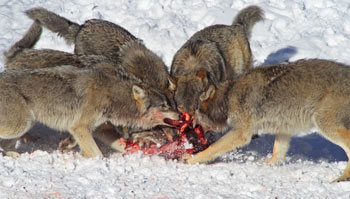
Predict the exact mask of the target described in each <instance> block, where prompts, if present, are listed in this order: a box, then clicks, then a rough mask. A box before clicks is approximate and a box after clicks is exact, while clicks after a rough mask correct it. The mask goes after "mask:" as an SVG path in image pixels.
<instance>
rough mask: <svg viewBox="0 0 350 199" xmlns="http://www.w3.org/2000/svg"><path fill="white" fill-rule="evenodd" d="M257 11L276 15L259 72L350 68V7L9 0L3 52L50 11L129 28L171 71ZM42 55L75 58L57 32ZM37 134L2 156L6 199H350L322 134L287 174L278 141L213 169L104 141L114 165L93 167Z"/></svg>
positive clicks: (0, 1)
mask: <svg viewBox="0 0 350 199" xmlns="http://www.w3.org/2000/svg"><path fill="white" fill-rule="evenodd" d="M253 4H255V5H258V6H260V7H261V8H262V9H263V10H264V11H265V16H266V19H265V20H264V21H263V22H259V23H258V24H256V26H255V27H254V29H253V32H252V36H251V39H250V43H251V48H252V51H253V54H254V64H255V65H261V64H271V63H278V62H282V61H288V60H289V61H294V60H297V59H302V58H324V59H331V60H336V61H340V62H344V63H347V64H350V56H349V55H350V48H349V46H350V40H349V37H350V12H349V8H350V3H349V1H348V0H337V1H331V0H294V1H293V0H139V1H127V0H115V1H107V0H106V1H105V0H98V1H96V0H26V1H24V0H18V1H15V0H0V16H1V17H0V24H1V28H0V53H3V52H4V51H6V50H7V49H9V47H10V46H11V45H12V44H13V43H14V42H15V41H17V40H18V39H20V38H21V37H22V35H23V34H24V32H25V31H26V30H27V29H28V28H29V26H30V24H31V23H32V21H31V20H29V19H28V18H27V17H26V16H25V14H24V13H23V11H25V10H26V9H29V8H33V7H37V6H41V7H44V8H47V9H49V10H51V11H53V12H55V13H57V14H59V15H62V16H64V17H66V18H68V19H70V20H72V21H74V22H77V23H80V24H82V23H83V22H84V21H85V20H88V19H91V18H100V19H105V20H108V21H111V22H114V23H116V24H118V25H121V26H122V27H124V28H126V29H127V30H129V31H130V32H131V33H132V34H134V35H135V36H137V37H138V38H141V39H143V40H144V42H145V44H146V46H147V47H148V48H150V49H151V50H152V51H154V52H155V53H156V54H158V55H159V56H160V57H162V59H163V60H164V61H165V63H166V64H167V65H168V66H170V64H171V60H172V56H173V55H174V54H175V52H176V51H177V50H178V49H179V48H180V47H181V45H182V44H183V43H184V42H185V41H186V40H187V39H188V38H189V37H190V36H191V35H192V34H194V33H195V32H196V31H198V30H201V29H202V28H204V27H206V26H209V25H212V24H231V22H232V20H233V17H234V16H235V15H236V14H237V12H238V11H239V10H240V9H242V8H244V7H246V6H248V5H253ZM35 48H51V49H59V50H63V51H67V52H72V51H73V46H68V45H66V43H65V42H64V40H63V39H61V38H59V37H57V36H56V35H55V34H53V33H51V32H49V31H47V30H45V31H44V33H43V35H42V37H41V39H40V41H39V43H38V44H37V45H36V47H35ZM0 68H1V69H3V68H4V63H3V60H1V61H0ZM30 133H31V134H32V135H36V136H38V137H39V139H38V141H37V142H35V143H32V142H27V143H18V149H19V151H21V152H23V153H22V154H21V156H20V157H19V158H18V159H12V158H9V157H6V156H2V155H0V198H156V199H161V198H198V199H205V198H208V199H209V198H210V199H211V198H279V199H281V198H331V199H334V198H350V182H340V183H330V181H331V180H333V179H335V178H336V177H338V176H339V175H340V174H341V173H342V171H343V170H344V168H345V166H346V163H347V162H346V161H347V157H346V155H345V153H344V151H343V150H342V149H341V148H340V147H338V146H336V145H334V144H332V143H330V142H328V141H327V140H325V139H324V138H322V137H320V136H319V135H318V134H315V133H312V134H308V135H306V136H304V137H297V138H294V139H293V140H292V143H291V148H290V150H289V153H288V157H287V161H286V162H285V163H284V164H283V165H281V166H271V165H267V164H265V161H266V160H267V158H268V157H270V156H271V151H272V146H273V136H269V135H263V136H261V137H260V138H257V139H255V140H253V141H252V143H251V144H250V145H248V146H246V147H244V148H240V149H238V150H235V151H233V152H230V153H227V154H225V155H224V156H222V157H220V158H218V159H217V160H216V161H214V162H213V163H211V164H202V165H186V164H183V163H180V162H176V161H172V160H165V159H163V158H162V157H157V156H148V155H144V154H141V153H137V154H133V155H125V156H123V155H122V154H120V153H117V152H115V151H111V150H109V149H108V147H106V146H103V145H102V144H101V143H99V145H100V146H101V148H102V150H103V152H104V154H105V155H106V157H105V158H94V159H86V158H83V157H82V156H81V155H80V154H79V151H78V150H77V149H76V150H74V151H72V152H69V153H64V154H63V153H60V152H59V151H57V146H58V142H59V141H60V139H62V138H64V137H65V136H66V135H67V134H65V133H58V132H55V131H53V130H51V129H48V128H46V127H44V126H42V125H40V124H38V125H36V126H35V127H34V128H33V129H32V130H31V131H30Z"/></svg>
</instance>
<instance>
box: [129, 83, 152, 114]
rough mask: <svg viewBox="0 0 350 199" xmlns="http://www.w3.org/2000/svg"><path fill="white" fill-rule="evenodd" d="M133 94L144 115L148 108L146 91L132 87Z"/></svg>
mask: <svg viewBox="0 0 350 199" xmlns="http://www.w3.org/2000/svg"><path fill="white" fill-rule="evenodd" d="M132 94H133V96H134V99H135V100H136V104H137V107H138V109H139V110H140V111H141V113H144V112H145V111H146V109H147V107H148V98H147V94H146V91H145V90H144V89H142V88H141V87H139V86H137V85H135V84H134V85H133V86H132Z"/></svg>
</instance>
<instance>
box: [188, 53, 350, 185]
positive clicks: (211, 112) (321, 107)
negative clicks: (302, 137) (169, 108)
mask: <svg viewBox="0 0 350 199" xmlns="http://www.w3.org/2000/svg"><path fill="white" fill-rule="evenodd" d="M349 77H350V68H349V66H347V65H345V64H341V63H337V62H334V61H329V60H322V59H307V60H298V61H295V62H290V63H285V64H277V65H270V66H262V67H256V68H254V69H251V70H250V71H249V72H248V73H246V74H243V75H241V76H240V77H238V78H237V79H236V80H228V81H226V82H224V83H222V84H220V86H218V87H215V86H213V85H210V86H209V87H208V89H207V90H206V91H204V92H202V94H201V96H200V99H199V104H200V108H199V109H198V110H197V111H196V114H195V118H196V119H197V122H198V123H200V124H202V125H203V128H204V129H205V130H213V131H223V130H228V129H229V131H228V133H227V134H225V135H224V136H223V137H222V138H220V139H219V140H218V141H216V142H215V143H213V144H212V145H211V146H209V147H208V148H207V149H206V150H204V151H202V152H200V153H198V154H196V155H194V156H193V157H190V158H188V159H187V162H188V163H190V164H194V163H197V162H198V163H204V162H208V161H210V160H213V159H215V158H216V157H218V156H219V155H221V154H223V153H226V152H228V151H232V150H234V149H236V148H237V147H241V146H244V145H247V144H248V143H249V142H250V140H251V136H252V135H253V134H254V133H256V132H257V131H258V130H261V131H262V132H267V133H271V134H274V135H276V138H275V142H274V146H273V154H272V157H271V158H270V159H269V160H268V162H269V163H273V164H278V163H280V162H281V161H283V160H284V159H285V155H286V152H287V151H288V149H289V142H290V139H291V137H292V136H294V135H298V134H300V132H306V131H308V130H310V129H311V128H316V129H317V131H318V133H320V134H321V135H322V136H324V137H325V138H327V139H328V140H329V141H331V142H333V143H335V144H337V145H339V146H340V147H341V148H343V149H344V151H345V152H346V154H347V156H348V158H349V160H348V163H347V166H346V168H345V170H344V172H343V174H342V175H341V176H340V177H338V178H337V179H335V180H334V182H335V181H344V180H349V179H350V108H349V107H350V78H349Z"/></svg>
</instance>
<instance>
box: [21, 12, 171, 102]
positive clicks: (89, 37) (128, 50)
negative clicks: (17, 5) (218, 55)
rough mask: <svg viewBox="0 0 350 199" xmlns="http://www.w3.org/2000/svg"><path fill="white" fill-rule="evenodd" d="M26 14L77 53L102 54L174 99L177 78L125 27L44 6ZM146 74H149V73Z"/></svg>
mask: <svg viewBox="0 0 350 199" xmlns="http://www.w3.org/2000/svg"><path fill="white" fill-rule="evenodd" d="M25 13H26V14H27V16H28V17H29V18H31V19H33V20H34V21H37V22H38V23H40V25H42V26H44V27H46V28H47V29H49V30H51V31H52V32H55V33H57V34H58V35H59V36H61V37H63V38H64V39H65V40H66V42H67V43H69V44H74V45H75V46H74V54H76V55H101V56H104V57H106V58H108V59H109V60H111V61H113V62H115V63H120V64H121V65H122V66H125V68H129V69H128V70H129V72H130V73H131V74H135V75H137V77H138V78H143V79H145V80H146V81H147V82H149V83H150V84H152V85H153V86H156V87H158V88H159V89H160V90H164V91H165V92H166V93H167V95H168V96H169V100H170V102H171V103H172V104H173V105H175V104H174V102H173V96H172V94H173V91H174V90H175V81H174V79H173V78H171V77H170V75H169V72H168V68H167V66H166V65H165V64H164V62H163V60H162V59H161V58H160V57H159V56H157V55H156V54H155V53H154V52H152V51H151V50H149V49H148V48H147V47H146V46H145V45H144V44H143V42H142V40H140V39H138V38H137V37H135V36H134V35H132V34H131V33H130V32H129V31H127V30H126V29H125V28H123V27H121V26H119V25H117V24H114V23H112V22H109V21H105V20H101V19H91V20H87V21H86V22H85V23H84V24H82V25H79V24H77V23H75V22H72V21H70V20H68V19H66V18H64V17H61V16H59V15H57V14H55V13H53V12H51V11H49V10H46V9H45V8H41V7H37V8H32V9H29V10H27V11H25ZM146 74H147V75H146Z"/></svg>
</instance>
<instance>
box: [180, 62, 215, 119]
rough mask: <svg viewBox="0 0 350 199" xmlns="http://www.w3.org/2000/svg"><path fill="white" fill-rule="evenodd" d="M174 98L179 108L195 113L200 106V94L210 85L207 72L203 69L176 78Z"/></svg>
mask: <svg viewBox="0 0 350 199" xmlns="http://www.w3.org/2000/svg"><path fill="white" fill-rule="evenodd" d="M175 82H176V90H175V91H174V100H175V102H176V106H177V110H178V111H180V112H188V113H190V114H194V112H195V110H196V109H197V108H198V98H199V95H200V94H201V93H202V92H203V91H204V89H205V88H206V87H207V85H208V78H207V72H206V70H205V69H201V70H200V71H198V72H197V74H196V75H181V76H178V77H176V78H175Z"/></svg>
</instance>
